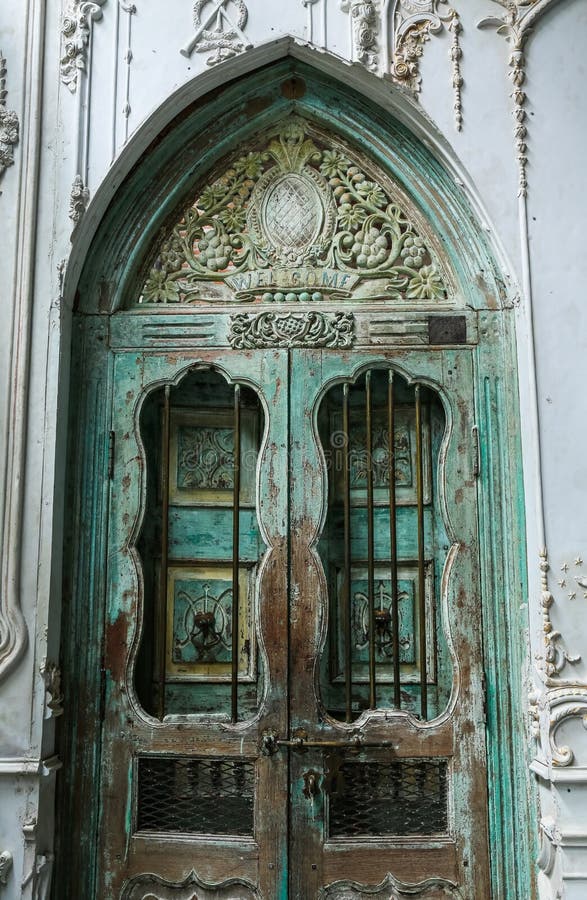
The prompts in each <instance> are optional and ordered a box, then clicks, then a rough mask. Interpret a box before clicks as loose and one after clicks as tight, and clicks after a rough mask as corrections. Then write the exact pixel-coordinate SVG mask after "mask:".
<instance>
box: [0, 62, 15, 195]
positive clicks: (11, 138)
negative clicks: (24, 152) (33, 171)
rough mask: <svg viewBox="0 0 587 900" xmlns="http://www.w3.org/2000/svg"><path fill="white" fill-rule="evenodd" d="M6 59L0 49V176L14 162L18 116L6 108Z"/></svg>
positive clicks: (0, 176)
mask: <svg viewBox="0 0 587 900" xmlns="http://www.w3.org/2000/svg"><path fill="white" fill-rule="evenodd" d="M7 93H8V92H7V90H6V60H5V58H4V56H3V55H2V51H1V50H0V178H2V175H3V174H4V172H5V171H6V169H7V168H8V166H11V165H12V164H13V162H14V147H15V145H16V144H18V131H19V122H18V116H17V114H16V113H15V112H14V110H12V109H7V108H6V94H7Z"/></svg>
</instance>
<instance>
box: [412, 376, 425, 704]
mask: <svg viewBox="0 0 587 900" xmlns="http://www.w3.org/2000/svg"><path fill="white" fill-rule="evenodd" d="M415 393H416V494H417V503H418V617H419V623H420V629H419V631H420V641H419V644H420V690H421V710H422V718H423V719H424V720H426V719H427V718H428V671H427V664H426V584H425V571H424V462H423V458H422V396H421V390H420V385H419V384H417V385H416V390H415Z"/></svg>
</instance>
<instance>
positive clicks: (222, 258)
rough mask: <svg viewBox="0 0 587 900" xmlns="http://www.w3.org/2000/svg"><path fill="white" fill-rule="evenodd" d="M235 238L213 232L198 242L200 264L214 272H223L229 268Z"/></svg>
mask: <svg viewBox="0 0 587 900" xmlns="http://www.w3.org/2000/svg"><path fill="white" fill-rule="evenodd" d="M233 241H234V238H231V237H230V235H228V234H226V233H223V232H218V231H215V230H211V231H208V232H206V234H205V235H204V237H203V238H201V239H200V240H199V241H198V242H197V249H198V256H197V259H198V262H199V263H200V265H201V266H206V267H207V268H208V269H210V271H212V272H221V271H222V270H223V269H226V268H227V267H228V264H229V263H230V261H231V259H232V251H233V249H234V245H233Z"/></svg>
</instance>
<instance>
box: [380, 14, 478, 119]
mask: <svg viewBox="0 0 587 900" xmlns="http://www.w3.org/2000/svg"><path fill="white" fill-rule="evenodd" d="M389 5H390V8H391V23H390V25H391V33H392V52H391V62H390V71H391V76H392V78H393V79H394V81H396V82H398V83H399V84H402V85H404V86H405V87H407V88H409V89H410V90H412V91H413V92H414V93H415V94H418V93H419V92H420V90H421V86H422V78H421V75H420V59H421V57H422V54H423V52H424V46H425V44H426V42H427V41H429V40H430V36H431V35H432V34H438V33H439V32H441V31H442V30H443V29H444V28H446V29H447V30H448V31H449V32H450V34H451V37H452V40H451V46H450V50H449V57H450V60H451V65H452V87H453V92H454V101H453V108H454V119H455V126H456V128H457V130H458V131H460V130H461V128H462V124H463V114H462V97H461V91H462V87H463V77H462V74H461V58H462V50H461V44H460V35H461V32H462V30H463V28H462V24H461V20H460V17H459V14H458V13H457V11H456V10H455V9H453V7H452V6H450V5H449V4H448V0H395V2H394V3H391V4H389Z"/></svg>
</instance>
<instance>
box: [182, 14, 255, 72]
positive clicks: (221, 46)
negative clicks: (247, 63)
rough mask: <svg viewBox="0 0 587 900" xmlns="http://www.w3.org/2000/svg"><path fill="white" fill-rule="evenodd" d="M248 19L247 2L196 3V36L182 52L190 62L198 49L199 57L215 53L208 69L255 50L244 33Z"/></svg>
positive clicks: (207, 63) (209, 58)
mask: <svg viewBox="0 0 587 900" xmlns="http://www.w3.org/2000/svg"><path fill="white" fill-rule="evenodd" d="M248 18H249V11H248V9H247V5H246V3H245V2H244V0H196V2H195V3H194V29H195V34H194V36H193V37H192V38H191V39H190V40H189V41H188V42H187V44H185V46H184V47H182V49H181V51H180V52H181V53H182V54H183V55H184V56H187V57H188V58H189V57H190V56H191V54H192V52H193V50H194V48H195V49H196V50H197V52H198V53H209V52H210V51H212V55H211V56H209V57H208V59H207V60H206V65H208V66H215V65H217V63H221V62H224V60H226V59H231V57H233V56H237V55H238V54H239V53H242V52H243V51H244V50H248V49H249V48H250V47H251V46H252V45H251V43H250V42H249V40H248V39H247V37H246V36H245V33H244V29H245V28H246V26H247V21H248Z"/></svg>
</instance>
